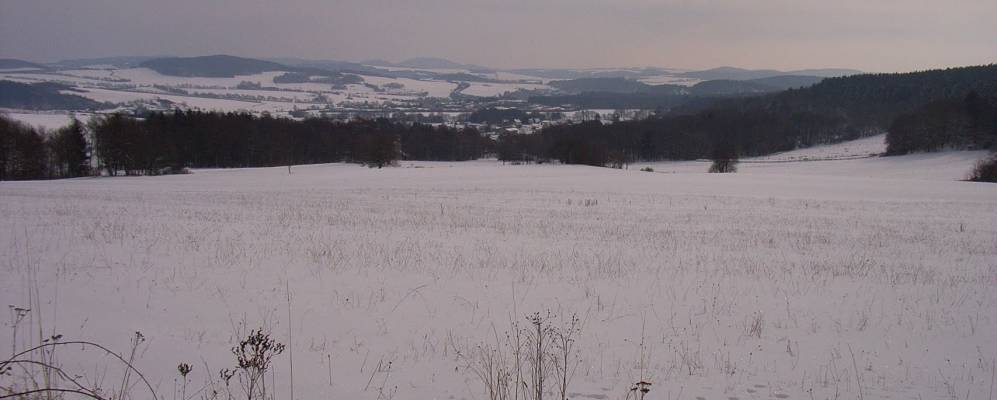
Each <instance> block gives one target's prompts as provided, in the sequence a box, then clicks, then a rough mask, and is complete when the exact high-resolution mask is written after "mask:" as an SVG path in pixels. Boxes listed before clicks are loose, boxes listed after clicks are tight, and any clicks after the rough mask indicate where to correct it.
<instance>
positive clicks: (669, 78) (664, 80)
mask: <svg viewBox="0 0 997 400" xmlns="http://www.w3.org/2000/svg"><path fill="white" fill-rule="evenodd" d="M637 80H638V81H641V82H644V83H646V84H648V85H665V84H668V85H682V86H692V85H695V84H697V83H700V82H702V81H703V80H702V79H696V78H686V77H682V76H675V75H655V76H645V77H640V78H638V79H637Z"/></svg>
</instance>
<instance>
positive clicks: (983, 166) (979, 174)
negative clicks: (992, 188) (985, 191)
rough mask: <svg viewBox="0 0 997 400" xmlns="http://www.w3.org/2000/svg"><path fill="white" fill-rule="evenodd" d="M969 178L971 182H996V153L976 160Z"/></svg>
mask: <svg viewBox="0 0 997 400" xmlns="http://www.w3.org/2000/svg"><path fill="white" fill-rule="evenodd" d="M969 180H971V181H973V182H997V153H995V154H991V155H990V157H987V158H985V159H982V160H980V161H979V162H977V163H976V167H975V168H973V172H972V173H971V174H970V176H969Z"/></svg>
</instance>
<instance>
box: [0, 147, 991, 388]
mask: <svg viewBox="0 0 997 400" xmlns="http://www.w3.org/2000/svg"><path fill="white" fill-rule="evenodd" d="M866 144H868V143H866ZM855 148H863V149H865V148H866V146H865V145H862V144H861V143H860V145H856V146H855ZM862 151H864V150H862ZM822 152H826V149H818V150H815V154H816V153H822ZM966 154H971V153H941V154H940V155H939V156H938V157H942V158H948V159H950V161H951V160H961V161H951V162H950V164H952V166H950V167H948V168H949V169H950V171H949V172H948V173H949V174H953V175H954V174H955V171H956V169H957V168H956V167H955V166H954V165H955V164H957V163H958V164H960V165H959V166H958V170H959V171H964V172H965V171H968V170H969V169H970V168H971V167H972V162H971V160H969V159H968V158H970V157H969V156H966ZM797 156H802V154H797ZM908 157H909V158H902V157H901V158H871V159H862V160H846V161H825V162H784V163H772V164H766V166H765V167H764V168H765V170H764V173H755V172H761V171H756V170H755V169H756V166H755V165H753V164H752V165H749V164H748V163H744V164H742V165H741V167H742V171H743V173H738V174H726V175H713V174H706V173H704V172H705V168H706V165H705V164H701V166H702V168H701V169H699V170H697V171H691V170H690V171H688V172H683V171H673V172H675V173H670V174H660V173H646V172H639V171H637V170H636V169H631V170H613V169H605V168H591V167H581V166H550V165H539V166H537V165H528V166H522V165H502V164H501V163H498V162H495V161H477V162H466V163H427V162H420V163H409V162H403V163H402V165H401V167H399V168H386V169H367V168H363V167H359V166H356V165H343V164H334V165H317V166H299V167H294V168H293V169H292V174H288V170H287V168H262V169H236V170H197V171H194V173H193V174H191V175H182V176H165V177H135V178H88V179H76V180H64V181H51V182H2V183H0V221H2V223H3V226H4V227H5V229H3V230H2V231H0V259H2V260H4V261H5V262H4V263H3V266H2V267H0V277H2V278H3V279H0V302H3V304H10V305H15V306H30V307H31V308H32V309H33V311H32V312H31V313H30V314H29V317H32V318H34V319H33V320H31V321H29V322H32V323H34V324H35V325H31V326H32V327H33V328H31V329H34V331H29V330H27V329H28V328H25V326H28V325H27V323H25V324H23V325H21V326H20V327H19V329H20V330H21V331H20V332H21V334H20V335H19V336H17V337H18V339H17V340H18V343H16V344H14V345H15V346H16V347H18V348H24V347H25V346H27V345H28V341H29V340H35V341H37V338H38V335H36V334H28V332H36V331H37V323H38V321H39V319H40V321H41V325H42V327H43V331H44V335H45V336H48V335H50V334H55V333H58V334H62V335H65V336H64V338H63V339H62V340H77V339H81V340H94V341H98V342H101V343H104V344H106V345H108V346H110V347H111V348H112V349H115V350H118V351H122V352H125V351H127V349H128V342H129V339H130V338H131V337H132V335H133V332H135V331H140V332H142V334H143V335H144V336H145V337H146V338H147V341H146V342H145V343H144V344H143V346H142V349H141V350H142V351H141V352H140V353H139V355H138V356H137V361H136V366H137V367H138V368H140V369H141V370H142V371H143V372H144V374H145V375H146V376H147V377H149V378H150V380H151V381H152V383H153V384H154V385H155V386H156V387H157V388H158V391H159V398H160V399H169V398H173V397H171V396H172V395H173V393H174V391H175V390H177V387H178V384H177V379H178V375H177V371H176V368H177V364H178V363H181V362H187V363H190V364H192V365H193V372H192V373H191V375H190V377H191V383H190V384H189V386H188V389H187V394H188V396H189V395H190V393H191V392H193V391H194V390H198V389H200V388H202V387H203V386H204V385H205V382H206V381H208V380H210V379H214V380H215V381H217V379H218V378H217V377H218V370H220V369H222V368H231V367H232V366H233V365H234V362H235V360H234V357H233V356H232V354H231V352H230V350H229V349H230V348H231V346H233V345H234V344H235V342H236V340H237V339H238V338H239V337H240V336H242V335H244V334H245V333H246V332H247V331H248V330H249V329H252V328H256V327H261V326H262V327H266V328H267V329H269V330H270V331H271V332H272V334H273V335H274V337H276V338H277V339H278V340H279V341H281V342H283V343H285V344H290V346H291V347H290V351H285V353H284V354H283V355H280V356H278V358H276V359H275V369H274V370H275V376H274V377H272V378H273V379H274V380H275V382H273V383H268V384H269V385H272V386H271V389H272V390H275V391H276V393H277V394H278V395H277V397H278V398H284V399H288V398H289V397H290V394H289V393H290V387H291V386H292V385H291V380H292V379H291V374H290V372H291V362H290V360H291V358H292V357H291V355H292V354H293V375H294V376H293V387H294V397H295V398H298V399H313V398H343V399H380V398H397V399H450V398H452V399H484V398H487V397H486V396H485V394H484V387H483V386H482V385H481V384H480V383H479V382H477V381H476V379H475V377H474V375H473V374H472V373H471V372H470V371H469V370H468V369H467V358H466V357H469V355H470V354H472V353H473V348H474V346H475V345H476V344H482V343H484V344H494V343H495V342H496V340H499V341H504V340H505V339H504V338H505V333H506V332H508V331H509V329H510V321H515V322H517V323H519V324H520V325H521V326H522V325H525V324H526V320H525V319H524V316H525V315H526V314H528V313H532V312H537V311H540V312H544V313H545V312H546V311H548V310H549V311H550V312H551V313H553V314H554V315H556V316H558V318H556V319H555V320H556V321H558V323H560V321H561V320H562V319H561V318H567V317H568V316H570V315H572V314H577V315H578V317H579V318H581V321H582V323H583V327H582V329H581V333H580V336H578V340H577V342H576V346H577V347H576V348H577V349H578V350H579V354H578V356H579V360H580V364H579V365H578V368H577V370H576V371H577V372H576V373H575V375H574V379H573V381H572V383H571V385H570V389H569V392H570V393H572V395H571V397H572V398H577V399H623V398H624V397H625V396H626V389H627V388H628V387H629V385H630V384H631V383H633V382H635V381H636V380H637V379H638V378H639V376H640V368H639V365H640V364H641V363H640V360H641V358H642V356H641V354H642V353H643V355H644V357H643V358H646V360H647V362H646V363H645V365H646V368H645V369H646V371H645V372H644V375H645V377H646V378H648V379H649V380H650V381H651V382H652V383H653V386H652V387H651V392H650V394H649V397H648V398H655V399H675V398H681V399H735V398H736V399H858V398H864V399H887V398H889V399H943V398H944V399H948V398H958V399H964V398H969V399H987V398H989V397H988V396H989V393H990V392H989V390H990V388H991V387H992V382H993V379H994V374H995V372H994V369H993V365H994V360H995V357H997V291H995V290H994V287H995V285H997V185H993V184H981V183H969V182H959V181H955V180H952V178H953V177H948V176H946V177H942V176H936V175H933V173H935V172H933V171H932V170H937V169H939V167H938V165H937V163H935V162H933V161H932V160H931V159H930V157H921V156H916V155H915V156H908ZM834 163H868V164H855V165H853V166H851V167H847V168H844V167H838V166H835V165H836V164H834ZM667 165H668V164H665V163H658V164H654V167H655V168H656V169H658V170H661V169H667ZM821 165H823V166H824V167H823V170H821V171H816V170H817V169H821ZM757 168H760V167H757ZM859 168H868V169H870V171H869V172H868V174H859V173H855V171H854V170H858V169H859ZM875 168H879V169H890V168H892V169H893V170H901V169H902V170H908V171H910V176H903V177H898V176H893V175H892V174H885V175H876V173H875V172H873V171H872V169H875ZM801 169H803V170H807V169H809V172H807V173H801V172H800V170H801ZM853 169H854V170H853ZM841 170H844V171H846V172H844V173H840V172H835V171H841ZM34 290H37V297H38V299H39V300H40V302H31V301H29V296H30V294H29V292H30V291H34ZM288 294H290V301H288ZM4 328H5V332H12V329H11V326H10V324H9V323H6V324H5V325H4ZM496 338H498V339H496ZM642 338H643V342H644V347H643V351H641V347H640V343H641V342H642ZM11 345H12V343H11V335H10V333H3V334H2V335H0V349H10V348H11ZM458 354H460V355H458ZM57 358H58V359H59V360H61V362H62V365H63V366H64V367H65V368H66V369H69V370H72V371H78V372H80V373H81V374H85V375H89V376H91V377H93V376H97V377H100V376H103V378H104V382H111V383H110V384H109V385H108V386H115V385H117V383H116V382H120V375H115V373H117V370H116V369H115V368H108V369H107V370H105V369H104V368H105V366H108V365H113V363H111V362H110V361H109V360H107V359H105V358H101V357H94V354H93V353H86V352H83V351H81V350H80V349H79V348H75V347H67V348H63V349H60V350H59V353H58V354H57ZM378 366H380V368H378ZM91 379H97V378H91ZM191 388H193V389H191ZM133 393H134V394H135V396H144V394H143V393H142V391H141V390H139V389H134V390H133ZM197 396H199V395H197ZM197 396H194V398H200V397H197ZM139 398H144V397H139Z"/></svg>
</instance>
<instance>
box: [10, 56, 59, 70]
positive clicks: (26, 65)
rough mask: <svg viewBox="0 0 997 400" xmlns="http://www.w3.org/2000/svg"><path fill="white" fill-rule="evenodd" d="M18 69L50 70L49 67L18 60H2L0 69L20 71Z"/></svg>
mask: <svg viewBox="0 0 997 400" xmlns="http://www.w3.org/2000/svg"><path fill="white" fill-rule="evenodd" d="M18 68H35V69H48V67H46V66H44V65H41V64H35V63H33V62H30V61H24V60H17V59H13V58H0V69H18Z"/></svg>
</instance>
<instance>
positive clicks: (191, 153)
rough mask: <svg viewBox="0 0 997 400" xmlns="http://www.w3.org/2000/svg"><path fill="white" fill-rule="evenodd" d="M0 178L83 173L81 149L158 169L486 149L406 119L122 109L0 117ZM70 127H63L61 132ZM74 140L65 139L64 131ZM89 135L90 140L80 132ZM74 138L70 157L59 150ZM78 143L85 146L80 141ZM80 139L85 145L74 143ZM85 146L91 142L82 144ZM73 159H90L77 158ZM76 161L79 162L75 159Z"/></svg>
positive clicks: (118, 165) (433, 155) (462, 134)
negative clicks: (37, 118) (29, 119)
mask: <svg viewBox="0 0 997 400" xmlns="http://www.w3.org/2000/svg"><path fill="white" fill-rule="evenodd" d="M0 121H2V123H0V157H2V158H0V163H2V164H0V166H2V168H0V169H2V170H3V175H2V176H0V179H4V180H11V179H45V178H59V177H71V176H81V175H83V174H85V173H87V172H88V171H86V170H85V169H83V170H81V169H73V168H75V167H70V166H68V165H77V164H76V161H77V160H76V158H72V157H78V154H83V155H84V157H85V156H87V154H89V155H92V156H93V158H94V162H93V164H94V165H95V166H96V167H97V168H98V169H99V170H98V171H89V172H94V173H96V172H103V173H106V174H108V175H117V174H121V173H124V174H127V175H156V174H162V173H171V172H176V171H182V170H183V169H185V168H211V167H219V168H227V167H268V166H278V165H291V164H314V163H327V162H344V161H345V162H356V163H363V164H366V165H371V166H378V167H381V166H385V165H387V164H390V163H392V162H394V161H395V160H398V159H406V160H428V161H463V160H471V159H477V158H481V157H482V156H483V155H484V154H485V153H486V152H490V151H493V147H494V144H493V141H491V140H490V139H488V138H487V137H484V136H482V135H481V134H480V133H478V132H477V131H475V130H473V129H463V130H459V129H453V128H449V127H445V126H430V125H424V124H418V123H415V124H408V123H400V122H392V121H389V120H387V119H377V120H362V119H357V120H351V121H347V122H341V121H333V120H323V119H307V120H304V121H296V120H292V119H286V118H273V117H271V116H268V115H264V116H261V117H257V116H253V115H251V114H245V113H218V112H200V111H180V110H177V111H175V112H168V113H152V114H149V115H147V116H145V117H144V118H132V117H129V116H125V115H122V114H112V115H107V116H102V117H97V118H95V119H93V120H91V121H90V123H89V124H88V125H87V126H86V127H84V126H83V124H81V123H79V122H78V121H75V120H74V122H73V124H72V125H70V127H68V128H64V129H60V130H58V131H55V132H45V131H39V130H37V129H34V128H31V127H28V126H26V125H24V124H21V123H18V122H15V121H12V120H10V119H8V118H6V117H0ZM70 131H71V132H72V135H70V134H69V133H67V132H70ZM67 135H69V136H71V137H72V139H71V140H70V139H65V138H63V137H64V136H67ZM84 136H86V137H87V138H88V139H87V140H82V142H80V140H78V138H81V137H84ZM66 141H71V142H72V143H73V146H77V147H72V148H73V149H75V150H74V152H73V154H74V155H73V156H72V157H70V156H69V155H65V154H64V153H65V151H63V150H60V149H62V148H65V147H66V146H64V145H61V144H60V143H63V142H66ZM80 143H82V145H80ZM79 146H82V149H83V150H81V151H82V153H79V151H77V150H78V147H79ZM88 150H89V151H88ZM79 164H80V165H85V166H89V165H91V162H90V161H89V160H84V161H81V162H80V163H79ZM81 168H82V167H81Z"/></svg>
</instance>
